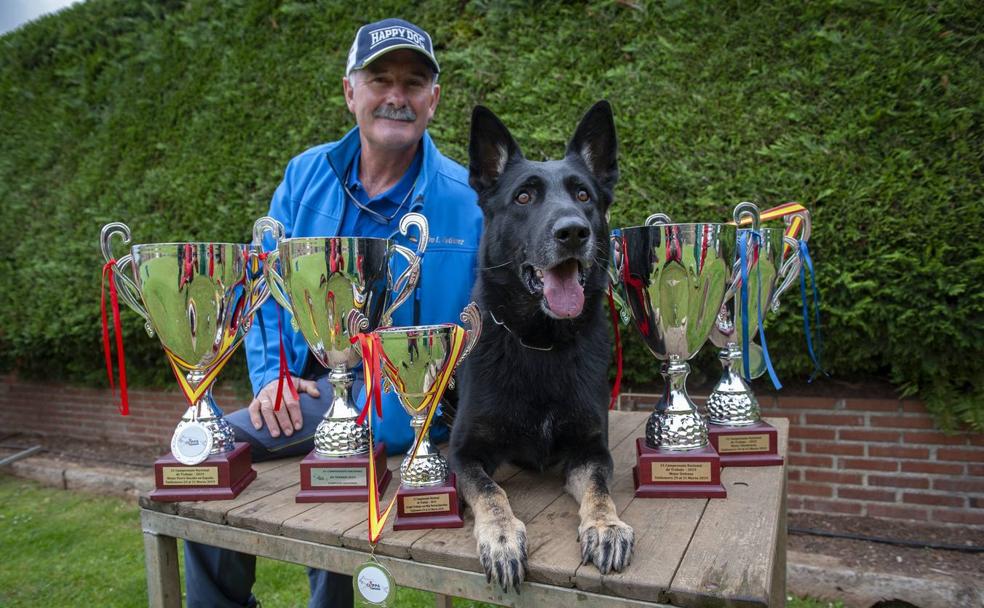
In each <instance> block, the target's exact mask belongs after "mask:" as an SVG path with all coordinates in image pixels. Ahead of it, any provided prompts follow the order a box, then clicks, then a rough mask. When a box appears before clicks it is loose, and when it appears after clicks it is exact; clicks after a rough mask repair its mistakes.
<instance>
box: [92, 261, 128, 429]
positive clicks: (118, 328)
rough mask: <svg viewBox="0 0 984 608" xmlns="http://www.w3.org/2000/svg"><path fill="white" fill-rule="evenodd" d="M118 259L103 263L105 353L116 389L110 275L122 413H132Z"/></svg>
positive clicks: (102, 304)
mask: <svg viewBox="0 0 984 608" xmlns="http://www.w3.org/2000/svg"><path fill="white" fill-rule="evenodd" d="M115 272H116V260H109V261H108V262H106V263H105V264H104V265H103V270H102V284H101V288H100V292H101V295H100V298H99V299H100V310H101V312H102V338H103V355H104V356H105V358H106V377H107V378H109V388H110V389H113V390H114V391H115V390H116V385H115V383H114V382H113V353H112V349H111V347H110V343H109V319H108V317H107V315H106V277H107V275H108V276H109V300H110V306H111V307H112V309H113V332H114V333H115V334H116V354H117V359H118V362H117V366H118V368H119V372H120V404H119V406H118V407H119V410H120V414H122V415H123V416H129V415H130V398H129V396H128V395H127V390H126V357H125V355H124V353H123V332H122V329H123V324H122V323H121V322H120V302H119V297H118V296H117V293H116V278H115V276H114V274H115Z"/></svg>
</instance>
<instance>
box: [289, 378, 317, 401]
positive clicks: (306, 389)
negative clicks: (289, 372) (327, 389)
mask: <svg viewBox="0 0 984 608" xmlns="http://www.w3.org/2000/svg"><path fill="white" fill-rule="evenodd" d="M294 384H296V385H297V392H299V393H307V394H308V395H311V396H312V397H320V396H321V391H319V390H318V383H317V382H315V381H314V380H301V379H300V378H295V379H294Z"/></svg>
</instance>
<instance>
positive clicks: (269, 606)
mask: <svg viewBox="0 0 984 608" xmlns="http://www.w3.org/2000/svg"><path fill="white" fill-rule="evenodd" d="M180 553H181V552H179V562H180V563H181V572H182V580H183V576H184V563H183V562H184V559H183V557H181V556H180ZM0 555H3V556H5V558H4V563H3V567H2V568H0V607H3V608H18V607H21V606H23V607H34V606H100V607H103V608H122V607H129V606H146V605H147V589H146V585H145V581H144V563H143V541H142V538H141V534H140V523H139V518H138V509H137V506H136V505H134V504H132V503H129V502H126V501H123V500H120V499H118V498H107V497H101V496H93V495H90V494H83V493H77V492H66V491H63V490H54V489H50V488H45V487H42V486H39V485H38V484H36V483H34V482H30V481H24V480H21V479H16V478H13V477H9V476H6V475H0ZM256 579H257V580H256V585H255V586H254V588H253V593H254V594H256V596H257V597H258V598H259V599H260V600H261V601H262V602H263V605H264V606H265V608H295V607H296V608H303V607H305V606H307V600H308V586H307V576H306V574H305V570H304V567H303V566H298V565H296V564H288V563H285V562H279V561H276V560H271V559H264V558H259V559H258V560H257V573H256ZM433 605H434V595H433V594H432V593H428V592H426V591H419V590H416V589H405V588H400V589H399V590H398V591H397V595H396V602H395V604H394V606H395V607H396V608H425V607H426V608H430V607H431V606H433ZM454 605H455V606H456V607H457V608H491V606H492V605H491V604H484V603H480V602H473V601H470V600H463V599H460V598H456V599H455V600H454ZM787 605H788V606H790V607H791V608H843V604H841V603H840V602H836V603H832V602H826V601H820V600H812V599H800V598H796V597H792V596H790V597H789V602H788V603H787Z"/></svg>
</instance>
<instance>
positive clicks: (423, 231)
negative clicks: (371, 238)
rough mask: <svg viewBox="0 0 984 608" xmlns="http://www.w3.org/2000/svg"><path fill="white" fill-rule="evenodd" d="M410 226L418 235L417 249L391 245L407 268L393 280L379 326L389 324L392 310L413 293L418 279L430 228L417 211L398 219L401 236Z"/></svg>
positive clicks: (405, 233) (404, 234)
mask: <svg viewBox="0 0 984 608" xmlns="http://www.w3.org/2000/svg"><path fill="white" fill-rule="evenodd" d="M411 226H416V227H417V232H418V233H419V236H418V238H417V251H411V250H410V249H408V248H407V247H404V246H403V245H397V244H394V245H393V250H394V251H395V252H396V253H398V254H400V255H402V256H403V258H404V259H405V260H406V261H407V269H406V270H404V271H403V272H402V273H401V274H400V276H399V277H397V278H396V281H394V282H393V293H395V294H396V296H394V298H393V301H392V302H390V305H389V307H388V308H386V310H385V311H383V316H382V319H381V321H380V325H381V326H387V325H389V324H390V321H391V319H392V318H393V311H394V310H396V309H397V308H399V307H400V305H401V304H403V303H404V302H405V301H406V300H407V298H409V297H410V294H411V293H413V290H414V288H415V287H417V281H418V280H419V279H420V261H421V258H423V256H424V252H425V251H426V250H427V242H428V240H429V239H430V229H429V228H428V225H427V218H425V217H424V216H423V215H421V214H419V213H408V214H406V215H404V216H403V219H402V220H400V234H402V235H403V236H406V235H407V232H408V231H409V230H410V227H411Z"/></svg>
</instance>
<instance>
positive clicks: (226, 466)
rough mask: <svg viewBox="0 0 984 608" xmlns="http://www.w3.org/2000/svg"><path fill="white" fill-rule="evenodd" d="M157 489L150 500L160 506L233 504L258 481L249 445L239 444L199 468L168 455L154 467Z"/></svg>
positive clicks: (213, 457) (160, 459)
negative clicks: (193, 502) (207, 502)
mask: <svg viewBox="0 0 984 608" xmlns="http://www.w3.org/2000/svg"><path fill="white" fill-rule="evenodd" d="M154 478H155V481H156V483H157V489H156V490H154V491H153V492H151V493H150V494H149V495H148V497H149V498H150V499H151V500H154V501H157V502H179V501H184V500H230V499H233V498H235V497H236V496H239V493H240V492H242V491H243V489H244V488H246V486H248V485H249V484H250V482H251V481H253V480H254V479H256V471H255V470H253V459H252V457H251V456H250V448H249V444H248V443H245V442H238V443H236V447H235V448H234V449H233V450H232V451H231V452H223V453H221V454H214V455H212V456H209V457H208V458H207V459H205V460H204V461H202V462H200V463H198V464H196V465H186V464H181V463H180V462H178V461H177V459H176V458H175V457H174V456H173V455H171V454H167V455H165V456H161V457H160V458H158V459H157V462H155V463H154Z"/></svg>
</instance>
